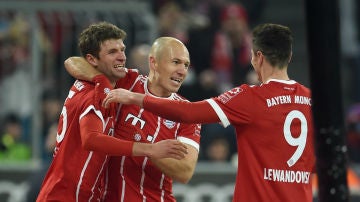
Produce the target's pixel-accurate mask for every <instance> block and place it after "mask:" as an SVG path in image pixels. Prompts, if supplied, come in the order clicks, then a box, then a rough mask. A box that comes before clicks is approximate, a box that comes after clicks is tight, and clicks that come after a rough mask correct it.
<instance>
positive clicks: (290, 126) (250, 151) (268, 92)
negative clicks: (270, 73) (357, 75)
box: [207, 79, 315, 202]
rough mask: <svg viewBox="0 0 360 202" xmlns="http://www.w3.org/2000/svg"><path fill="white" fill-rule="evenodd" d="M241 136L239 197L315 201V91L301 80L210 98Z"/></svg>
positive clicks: (224, 121) (237, 199)
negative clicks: (300, 82)
mask: <svg viewBox="0 0 360 202" xmlns="http://www.w3.org/2000/svg"><path fill="white" fill-rule="evenodd" d="M207 101H208V102H209V104H210V105H211V106H212V108H213V109H214V110H215V112H216V114H217V115H218V117H219V119H220V120H221V122H222V124H223V125H224V126H227V125H229V124H232V125H233V126H234V127H235V130H236V135H237V149H238V172H237V177H236V186H235V192H234V198H233V201H234V202H240V201H241V202H242V201H254V202H258V201H286V202H291V201H293V202H295V201H296V202H304V201H308V202H310V201H312V200H313V199H312V187H311V180H310V176H311V173H312V172H313V171H314V167H315V156H314V146H313V120H312V112H311V92H310V90H309V89H308V88H306V87H304V86H302V85H300V84H299V83H297V82H295V81H292V80H290V81H281V80H274V79H273V80H270V81H269V82H267V83H265V84H262V85H260V86H249V85H241V86H240V87H236V88H234V89H231V90H229V91H228V92H225V93H223V94H221V95H220V96H218V97H216V98H212V99H208V100H207Z"/></svg>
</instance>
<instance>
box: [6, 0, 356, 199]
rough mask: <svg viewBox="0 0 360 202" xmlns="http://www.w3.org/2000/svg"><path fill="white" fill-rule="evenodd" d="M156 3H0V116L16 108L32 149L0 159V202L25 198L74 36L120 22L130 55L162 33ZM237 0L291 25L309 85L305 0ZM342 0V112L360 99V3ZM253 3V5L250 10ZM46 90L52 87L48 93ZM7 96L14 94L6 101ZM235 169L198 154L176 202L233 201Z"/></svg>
mask: <svg viewBox="0 0 360 202" xmlns="http://www.w3.org/2000/svg"><path fill="white" fill-rule="evenodd" d="M158 2H162V1H130V0H128V1H125V0H123V1H16V0H14V1H0V43H1V44H0V49H1V51H0V54H1V57H0V58H1V60H0V62H1V63H0V65H1V66H0V90H1V91H0V92H1V96H0V106H1V108H0V120H1V119H2V118H4V116H5V115H6V114H7V113H9V112H13V111H16V113H17V115H19V117H20V118H21V124H22V127H23V129H24V134H23V139H24V141H25V142H27V143H28V144H29V145H30V147H31V151H32V157H31V159H30V160H29V161H26V162H19V161H17V162H13V161H0V201H10V202H17V201H26V199H27V194H28V192H29V191H30V189H31V187H32V186H33V184H32V182H33V181H32V180H33V177H34V176H35V175H36V174H37V173H38V172H39V171H40V170H41V169H42V168H43V166H44V164H45V165H46V163H47V162H48V160H49V159H48V157H47V156H45V155H44V151H43V144H44V135H43V134H44V131H43V130H44V128H45V126H44V124H50V123H47V122H44V119H45V118H46V117H44V113H43V110H44V109H43V108H44V105H45V104H44V101H45V100H47V99H52V98H54V97H55V98H56V99H59V100H60V101H61V103H62V102H63V100H64V98H65V96H66V94H67V90H68V88H69V86H70V85H71V84H72V82H73V79H72V78H71V77H69V75H68V74H67V73H66V72H65V71H64V69H63V66H62V64H63V61H64V60H65V59H66V58H67V57H69V56H72V55H78V52H77V50H76V35H77V34H78V33H79V31H81V30H82V28H83V27H84V26H86V25H87V23H90V22H94V21H98V20H106V21H109V22H112V23H114V24H117V25H118V26H119V27H121V28H123V29H124V30H125V31H126V32H127V33H128V38H127V39H126V41H125V43H126V45H127V50H128V51H127V54H128V57H129V52H130V50H131V49H132V48H133V47H135V46H136V45H138V44H151V42H152V41H153V40H154V39H155V38H156V37H157V36H158V35H159V33H158V16H157V14H158V13H157V12H158V10H157V7H156V6H157V3H158ZM179 2H182V4H183V5H182V6H183V8H186V9H188V10H185V12H187V14H190V13H191V14H194V12H195V13H196V11H193V10H190V9H189V8H188V7H186V6H189V5H193V4H192V3H191V1H179ZM200 2H201V1H200ZM239 2H241V3H243V4H244V5H246V6H247V8H248V14H249V16H252V17H253V18H252V19H250V21H249V27H250V28H251V27H252V26H253V25H255V24H257V23H262V22H273V23H280V24H284V25H287V26H289V27H290V28H291V29H292V31H293V33H294V38H295V41H294V54H293V60H292V62H291V64H290V68H289V73H290V76H291V77H293V78H295V80H297V81H299V82H301V83H303V84H305V85H306V86H310V80H309V71H308V53H307V48H308V47H307V38H306V25H305V11H304V5H303V1H301V0H293V1H291V4H290V3H288V1H286V0H271V1H266V0H257V1H251V0H250V1H246V0H244V1H239ZM340 2H341V3H340V8H339V9H340V19H341V21H340V22H341V24H340V28H341V31H340V33H341V43H342V46H341V48H342V49H341V54H342V61H341V65H342V66H341V78H342V90H343V92H342V93H343V96H342V98H341V99H342V100H343V105H344V106H343V107H344V109H345V110H344V117H346V115H347V114H346V113H347V109H349V108H350V106H352V105H353V104H356V103H358V102H360V99H359V97H360V95H359V94H360V93H359V92H358V91H359V88H358V87H356V85H357V86H359V83H358V76H360V75H359V69H360V65H359V64H358V63H356V61H357V62H359V61H358V60H359V51H358V45H359V39H358V37H357V28H358V26H357V21H356V20H357V19H358V18H356V16H357V15H356V14H357V13H353V15H351V14H352V12H351V11H353V12H355V11H357V10H356V8H357V7H359V5H356V4H355V3H356V1H355V0H342V1H340ZM99 4H101V6H99ZM255 6H257V7H256V8H257V9H254V8H253V7H255ZM251 9H254V10H255V11H253V10H251ZM254 13H255V14H254ZM69 16H72V17H73V18H72V19H69ZM197 19H198V18H197ZM199 19H200V20H201V18H199ZM351 20H354V21H351ZM351 23H354V24H351ZM12 24H16V25H17V27H16V29H15V30H11V31H12V32H13V34H14V35H15V36H14V37H13V38H12V37H10V38H7V37H4V36H5V35H6V34H5V33H7V32H8V31H9V27H11V25H12ZM69 30H71V31H69ZM18 35H20V36H18ZM8 40H10V41H8ZM11 40H20V42H19V44H20V45H24V46H25V48H26V49H27V52H26V53H27V54H28V55H27V56H26V54H25V56H24V55H22V54H21V53H20V54H19V53H18V52H12V51H13V50H12V49H6V48H7V47H9V46H11V44H12V42H13V41H11ZM12 53H14V54H18V57H20V59H19V60H21V57H24V58H25V59H26V60H27V61H26V62H25V63H24V64H20V65H18V66H17V67H15V66H12V65H13V63H11V62H7V60H6V55H9V54H12ZM190 54H191V55H192V53H191V52H190ZM8 57H11V56H8ZM192 59H193V58H192ZM49 89H56V91H55V92H51V93H48V94H47V92H48V90H49ZM7 97H11V98H12V100H11V102H10V103H9V101H8V100H7ZM345 121H346V120H344V122H345ZM203 139H206V134H203ZM350 166H351V168H352V169H353V170H354V171H355V172H356V173H357V174H359V173H360V172H359V167H360V166H359V165H358V163H356V162H352V161H351V164H350ZM235 173H236V168H235V167H234V166H233V162H232V161H231V159H229V160H228V161H225V162H216V163H214V162H211V161H209V160H202V161H200V162H199V163H198V165H197V168H196V172H195V175H194V177H193V179H192V180H191V181H190V183H189V184H188V185H182V184H178V183H175V185H174V193H175V195H176V196H177V198H178V200H179V202H182V201H184V202H185V201H186V202H192V201H193V202H200V201H204V202H205V201H209V202H210V201H212V202H223V201H226V200H228V201H230V198H231V194H232V191H233V185H234V181H235ZM315 189H316V188H315ZM315 189H314V192H315V199H314V201H316V190H315ZM359 189H360V187H359V186H358V184H355V185H354V186H353V187H350V191H351V196H352V197H351V198H352V199H351V200H352V201H360V199H359V198H358V197H359V195H360V193H359Z"/></svg>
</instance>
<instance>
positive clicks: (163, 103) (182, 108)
mask: <svg viewBox="0 0 360 202" xmlns="http://www.w3.org/2000/svg"><path fill="white" fill-rule="evenodd" d="M136 97H137V98H136V99H135V100H134V102H135V101H136V102H137V103H138V102H140V101H141V100H143V103H142V105H143V106H142V107H143V108H144V109H146V110H148V111H151V112H152V113H154V114H156V115H159V116H161V117H164V118H167V119H170V120H173V121H178V122H182V123H216V122H219V121H220V120H219V118H218V116H217V114H216V113H215V111H214V110H213V109H212V107H211V106H210V105H209V103H207V102H206V101H199V102H186V101H179V100H168V99H161V98H155V97H151V96H145V97H143V98H141V97H138V96H137V95H136ZM137 105H139V104H137ZM139 106H140V105H139Z"/></svg>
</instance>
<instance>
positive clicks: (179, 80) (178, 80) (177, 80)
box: [172, 79, 181, 83]
mask: <svg viewBox="0 0 360 202" xmlns="http://www.w3.org/2000/svg"><path fill="white" fill-rule="evenodd" d="M172 80H174V81H176V82H179V83H180V82H181V79H172Z"/></svg>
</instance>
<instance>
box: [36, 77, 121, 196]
mask: <svg viewBox="0 0 360 202" xmlns="http://www.w3.org/2000/svg"><path fill="white" fill-rule="evenodd" d="M94 87H95V86H94V84H93V83H90V82H86V81H79V80H77V81H75V83H74V85H73V86H72V87H71V89H70V91H69V94H68V97H67V98H66V100H65V103H64V106H63V109H62V112H61V115H60V121H59V125H58V131H57V136H56V141H57V143H56V147H55V149H54V155H53V156H54V159H53V162H52V164H51V166H50V168H49V170H48V172H47V174H46V176H45V179H44V181H43V184H42V187H41V190H40V193H39V196H38V198H37V201H97V200H98V199H99V198H100V183H101V179H102V178H101V177H102V175H103V170H104V169H105V168H106V164H107V158H108V157H107V155H105V154H103V153H100V152H93V151H89V150H85V149H82V147H81V145H82V141H81V136H80V120H81V119H82V118H84V117H85V116H87V115H89V114H90V113H95V114H96V116H97V117H98V118H99V119H101V121H102V123H103V126H102V129H103V133H104V134H108V135H113V134H112V133H113V118H112V117H113V116H114V115H115V114H113V116H111V114H110V113H109V112H110V111H109V110H106V111H105V110H104V111H100V110H98V109H95V107H94V104H93V101H94V92H95V91H94ZM113 111H114V110H113Z"/></svg>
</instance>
